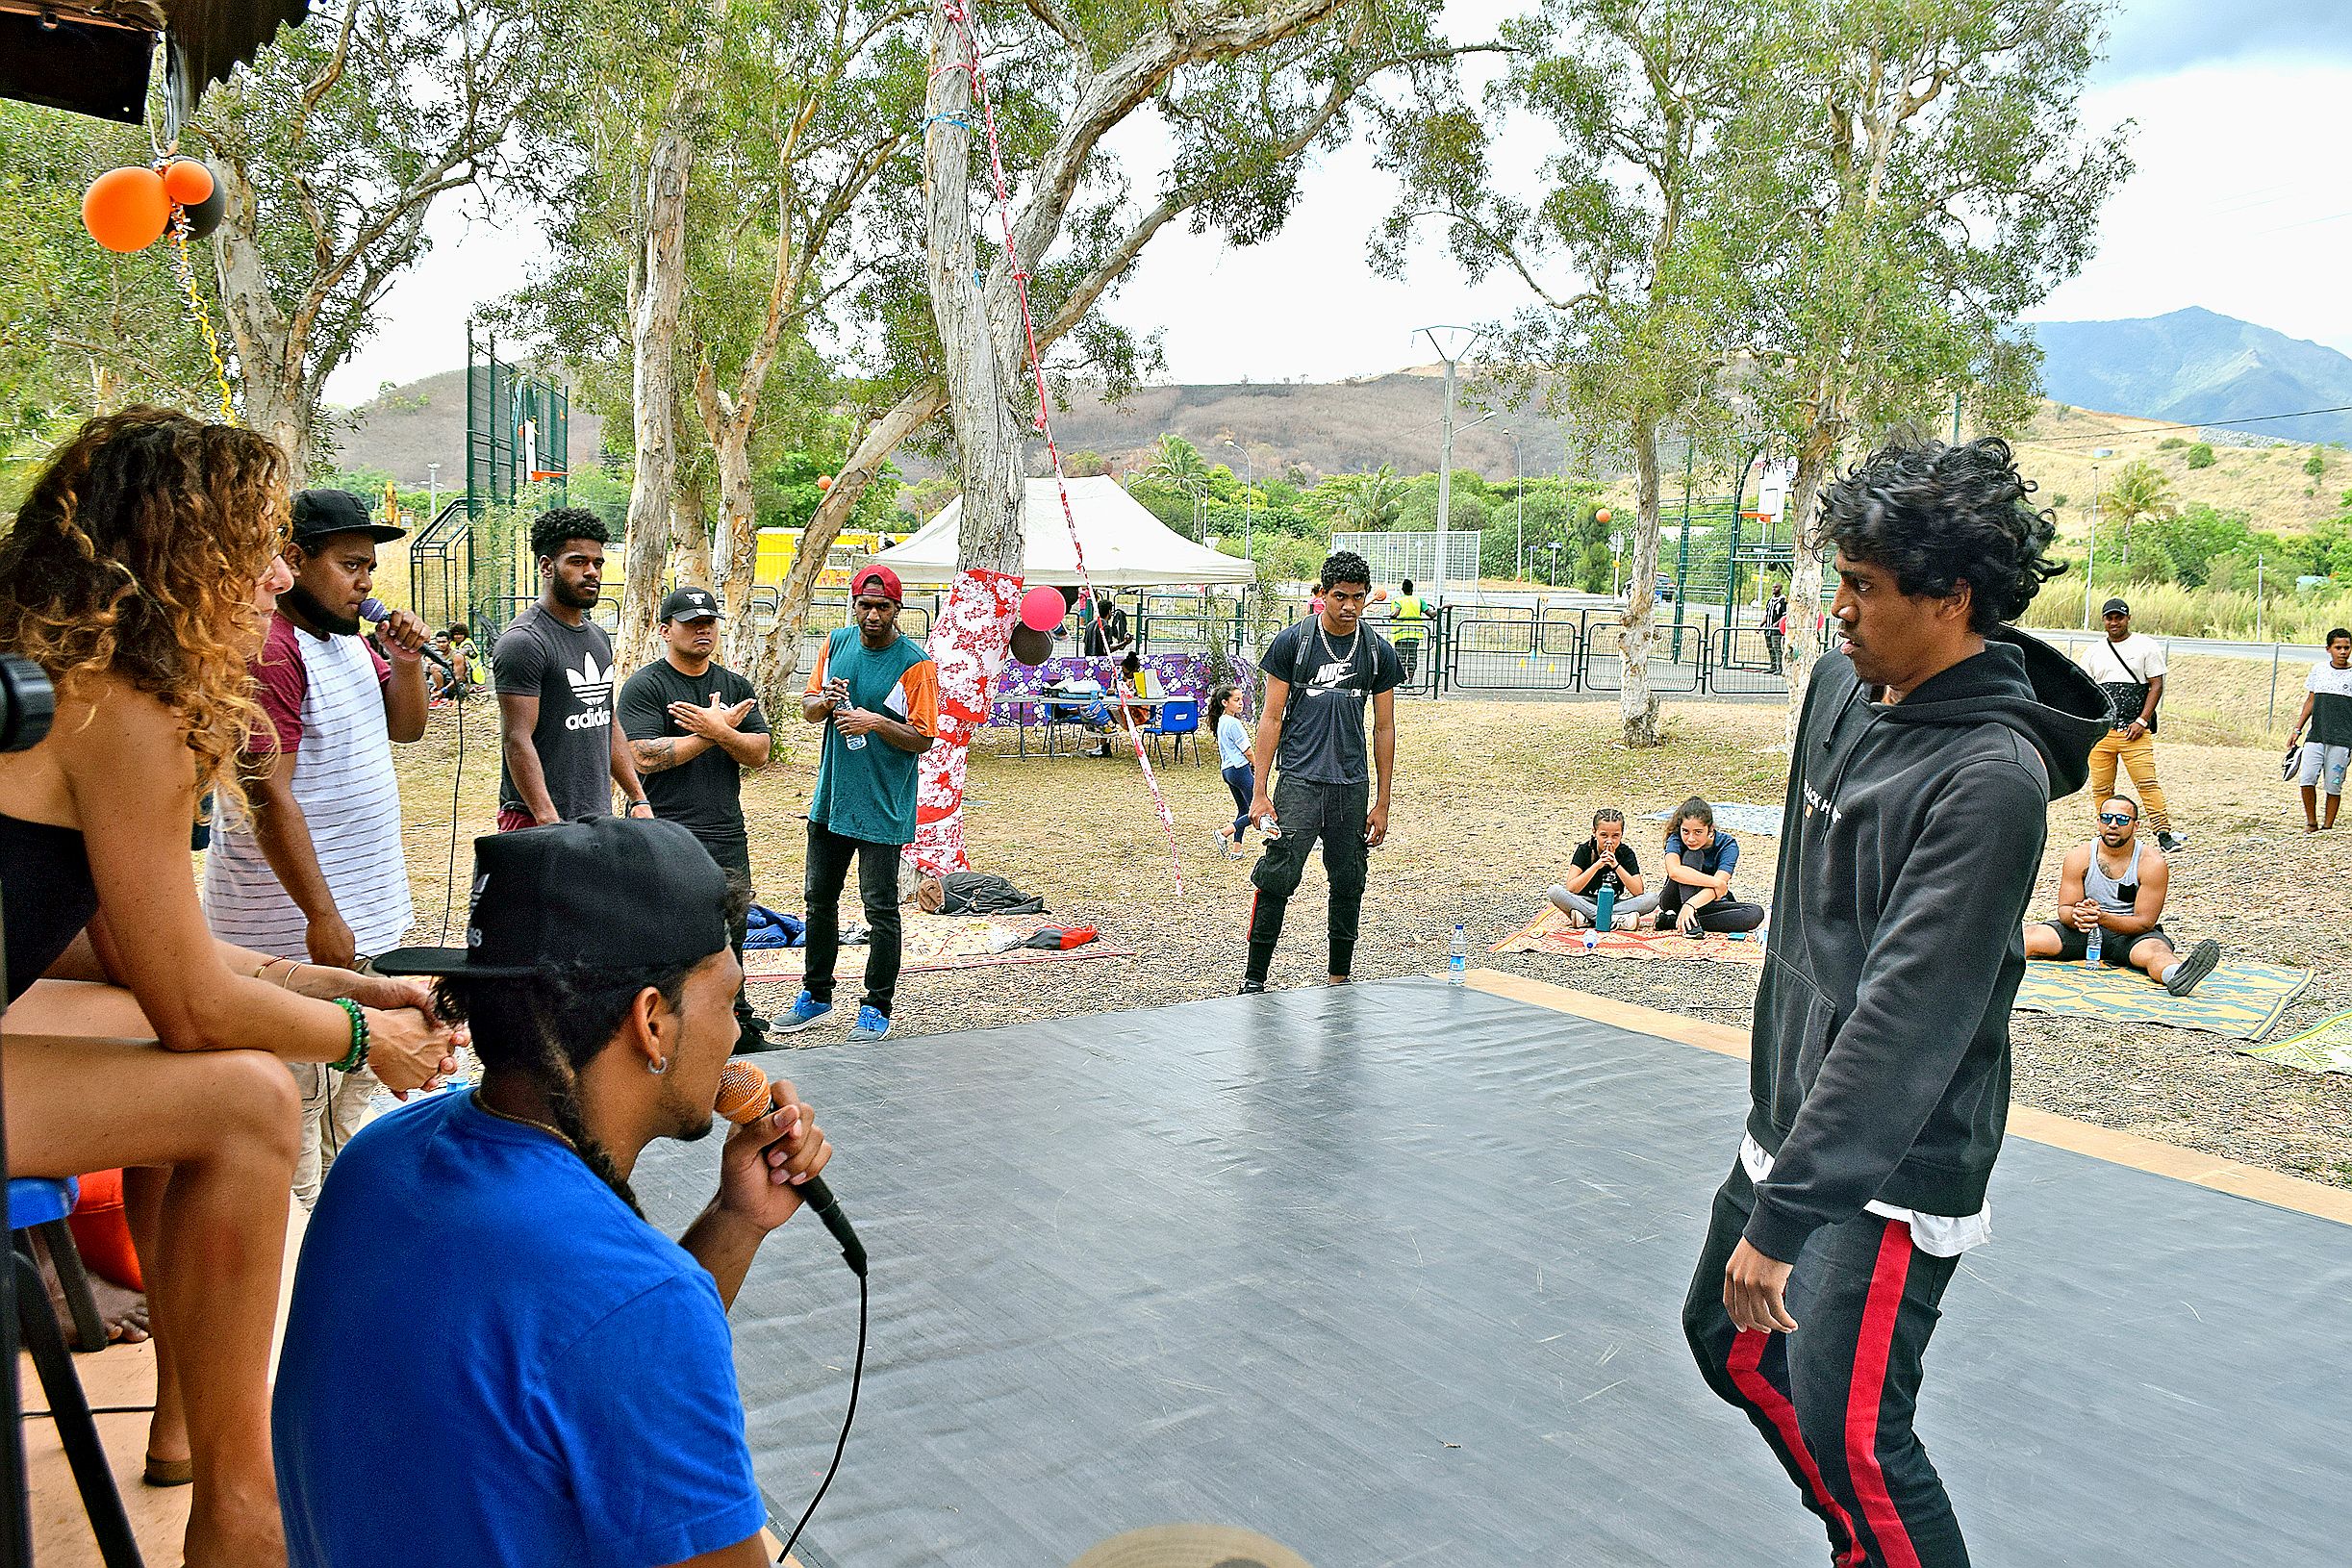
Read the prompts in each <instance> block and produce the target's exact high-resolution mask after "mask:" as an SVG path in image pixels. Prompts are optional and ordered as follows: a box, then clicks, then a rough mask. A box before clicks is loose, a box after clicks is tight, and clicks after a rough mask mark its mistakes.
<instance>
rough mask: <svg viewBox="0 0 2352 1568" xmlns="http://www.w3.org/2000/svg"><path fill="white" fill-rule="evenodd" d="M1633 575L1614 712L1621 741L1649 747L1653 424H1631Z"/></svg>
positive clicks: (1653, 702)
mask: <svg viewBox="0 0 2352 1568" xmlns="http://www.w3.org/2000/svg"><path fill="white" fill-rule="evenodd" d="M1633 472H1634V497H1635V501H1634V509H1633V567H1632V573H1633V580H1632V583H1631V587H1630V590H1629V592H1628V593H1627V594H1626V600H1625V611H1624V629H1623V630H1622V631H1621V632H1620V633H1619V634H1618V637H1619V643H1620V645H1621V646H1622V648H1623V650H1624V675H1623V679H1622V680H1621V682H1620V684H1619V688H1618V694H1617V708H1618V717H1619V718H1620V720H1622V721H1623V723H1624V732H1625V744H1626V745H1628V746H1656V745H1657V744H1658V740H1657V693H1656V692H1653V691H1652V690H1651V689H1650V651H1651V647H1652V645H1653V644H1654V643H1655V642H1656V638H1657V606H1656V605H1655V604H1654V603H1653V602H1652V601H1653V599H1654V598H1655V597H1656V595H1657V551H1658V527H1659V524H1658V489H1659V487H1658V477H1657V425H1655V424H1652V423H1648V422H1643V423H1639V424H1636V425H1635V426H1634V427H1633Z"/></svg>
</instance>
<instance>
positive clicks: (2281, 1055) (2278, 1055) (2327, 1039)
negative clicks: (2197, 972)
mask: <svg viewBox="0 0 2352 1568" xmlns="http://www.w3.org/2000/svg"><path fill="white" fill-rule="evenodd" d="M2209 983H2210V982H2209ZM2198 994H2199V995H2200V996H2202V995H2203V994H2204V987H2202V986H2200V987H2198ZM2238 1053H2239V1054H2240V1055H2244V1056H2260V1057H2261V1058H2262V1059H2263V1061H2265V1062H2276V1063H2278V1065H2279V1066H2281V1067H2291V1068H2294V1069H2295V1070H2296V1071H2298V1072H2303V1073H2352V1013H2338V1014H2337V1015H2336V1016H2335V1017H2334V1018H2330V1019H2323V1020H2321V1021H2320V1022H2319V1023H2317V1024H2314V1025H2313V1026H2312V1027H2310V1028H2308V1029H2305V1030H2304V1031H2303V1032H2302V1033H2301V1034H2290V1035H2289V1036H2288V1037H2287V1038H2286V1039H2284V1040H2273V1041H2271V1042H2270V1043H2269V1044H2268V1045H2266V1046H2239V1047H2238Z"/></svg>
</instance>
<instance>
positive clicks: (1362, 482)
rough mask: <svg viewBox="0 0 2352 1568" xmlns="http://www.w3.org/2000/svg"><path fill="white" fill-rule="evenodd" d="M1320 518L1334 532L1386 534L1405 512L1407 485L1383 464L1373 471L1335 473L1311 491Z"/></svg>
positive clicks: (1391, 469) (1314, 507)
mask: <svg viewBox="0 0 2352 1568" xmlns="http://www.w3.org/2000/svg"><path fill="white" fill-rule="evenodd" d="M1307 499H1308V500H1309V502H1310V503H1311V504H1312V507H1313V509H1314V511H1315V513H1316V515H1318V516H1319V517H1321V518H1323V519H1324V520H1325V521H1326V522H1327V523H1328V524H1329V525H1330V527H1331V528H1332V529H1333V530H1334V531H1338V532H1345V533H1386V532H1388V531H1389V530H1390V529H1392V528H1395V527H1397V526H1398V524H1399V521H1400V519H1401V518H1403V517H1404V500H1405V495H1404V485H1403V484H1401V483H1400V482H1399V481H1398V479H1397V472H1396V470H1395V469H1394V468H1390V467H1389V466H1388V465H1387V464H1385V463H1383V464H1381V465H1380V466H1379V468H1377V469H1375V470H1374V471H1373V472H1371V473H1341V474H1333V475H1332V476H1331V477H1329V478H1328V479H1326V480H1325V481H1324V482H1323V483H1322V484H1320V485H1317V486H1316V487H1315V488H1314V490H1312V491H1311V492H1309V493H1308V496H1307Z"/></svg>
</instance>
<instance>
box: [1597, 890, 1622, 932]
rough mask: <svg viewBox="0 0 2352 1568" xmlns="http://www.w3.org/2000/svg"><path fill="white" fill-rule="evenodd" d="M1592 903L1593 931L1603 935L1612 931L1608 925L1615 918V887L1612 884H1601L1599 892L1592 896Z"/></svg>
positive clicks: (1611, 926)
mask: <svg viewBox="0 0 2352 1568" xmlns="http://www.w3.org/2000/svg"><path fill="white" fill-rule="evenodd" d="M1592 901H1593V918H1592V925H1593V929H1594V930H1596V931H1600V932H1603V933H1606V932H1608V931H1610V930H1612V929H1614V926H1613V925H1612V924H1611V922H1613V921H1614V920H1615V919H1616V918H1617V885H1616V884H1615V883H1614V882H1604V883H1602V884H1601V891H1600V892H1599V893H1597V894H1595V895H1593V900H1592Z"/></svg>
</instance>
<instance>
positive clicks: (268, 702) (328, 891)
mask: <svg viewBox="0 0 2352 1568" xmlns="http://www.w3.org/2000/svg"><path fill="white" fill-rule="evenodd" d="M403 531H404V530H402V529H399V528H395V527H392V526H390V525H388V524H383V523H377V522H373V521H370V520H369V518H368V516H367V506H366V505H365V503H363V502H362V501H361V500H360V498H359V497H358V496H356V495H353V494H351V493H348V492H347V491H340V490H306V491H303V492H302V493H299V494H297V495H296V496H295V497H294V525H293V542H292V544H290V545H288V546H287V550H286V560H287V564H288V565H289V566H291V567H292V568H293V572H294V583H293V587H291V589H289V590H287V592H286V593H284V594H280V595H279V596H278V609H277V614H275V615H274V616H272V617H271V618H270V622H269V633H268V636H267V638H266V641H265V642H264V644H263V646H262V655H261V657H260V659H258V660H257V661H255V663H254V666H253V674H254V681H255V683H256V686H257V687H258V692H257V695H258V696H259V698H260V701H261V705H262V711H263V713H264V714H265V715H266V716H267V719H268V722H267V724H266V726H265V727H264V730H263V733H261V734H260V735H257V736H256V737H255V742H254V744H255V746H256V753H257V754H256V756H255V757H254V758H253V759H252V760H253V763H254V775H253V776H254V782H253V784H252V785H251V800H250V809H249V810H248V811H246V812H244V813H234V812H224V813H223V814H222V818H221V821H220V822H219V823H218V824H217V825H216V827H215V832H214V834H213V844H212V849H211V851H210V852H209V853H208V854H207V855H206V856H205V861H204V909H205V917H206V919H207V921H209V922H210V923H211V925H212V927H213V932H214V934H215V936H219V937H222V938H224V939H226V940H227V941H230V942H234V943H237V944H238V945H239V946H240V947H245V948H252V949H254V950H255V951H256V952H266V953H273V954H276V955H277V956H279V957H281V958H290V959H298V960H303V961H306V962H309V963H314V964H336V965H341V966H344V967H346V968H347V967H351V966H353V965H355V964H357V963H360V962H363V961H364V960H365V959H366V958H367V956H369V955H371V954H374V953H379V952H384V951H387V950H389V949H391V948H394V947H397V946H398V945H399V942H400V937H401V935H402V933H403V932H405V931H406V930H407V929H408V925H409V920H410V918H411V913H412V911H411V907H410V903H409V886H408V861H407V857H406V855H405V854H404V852H403V850H402V847H401V842H400V788H399V783H398V780H397V779H396V778H395V776H394V774H393V771H392V742H394V741H414V740H416V739H417V738H418V737H419V736H421V735H422V734H424V728H425V686H424V665H423V662H422V660H421V659H419V657H418V656H417V649H419V648H421V647H422V646H423V645H424V644H425V642H426V640H427V637H428V635H429V634H428V633H427V631H426V629H425V625H424V622H423V621H421V620H418V619H417V617H415V616H413V615H411V614H409V613H408V612H407V611H405V610H395V611H393V612H392V616H391V619H389V620H386V621H384V622H383V640H384V645H385V647H386V648H388V649H389V650H390V653H391V657H390V659H389V661H388V660H387V659H385V658H384V657H382V656H379V655H378V654H377V653H376V651H375V650H374V649H373V648H372V647H370V646H368V645H367V642H366V641H365V640H364V639H363V638H362V636H361V635H360V634H361V632H362V630H363V627H362V624H361V621H360V605H361V603H362V601H364V600H365V599H367V596H368V594H370V593H371V592H372V590H373V588H374V578H375V566H376V546H377V545H378V544H382V543H383V542H384V541H386V540H390V539H398V538H399V537H401V534H402V533H403ZM282 974H283V977H285V978H288V979H291V977H292V974H293V970H292V969H291V968H289V969H285V970H283V971H282ZM289 1065H290V1066H291V1068H292V1070H293V1074H294V1079H295V1082H296V1083H297V1084H298V1085H299V1086H300V1088H301V1091H302V1113H303V1139H302V1153H301V1157H300V1159H299V1160H298V1161H297V1162H296V1164H295V1167H294V1191H295V1194H296V1196H297V1197H299V1198H300V1199H301V1201H302V1203H303V1206H304V1207H306V1208H307V1207H309V1206H310V1204H311V1202H312V1201H314V1200H315V1199H316V1197H317V1196H318V1186H319V1183H320V1182H321V1181H323V1180H324V1179H325V1177H326V1170H327V1167H328V1166H329V1165H331V1164H332V1163H334V1159H335V1154H336V1151H339V1150H340V1149H341V1148H342V1146H343V1144H344V1142H345V1141H346V1140H348V1139H349V1138H350V1136H351V1134H352V1133H354V1132H357V1131H358V1130H359V1127H360V1124H361V1122H362V1121H364V1120H365V1119H366V1116H367V1103H368V1101H369V1100H370V1099H372V1098H373V1096H374V1094H375V1091H376V1088H377V1087H378V1086H377V1083H376V1080H375V1075H373V1074H372V1073H369V1072H367V1070H366V1069H365V1068H362V1069H361V1070H360V1071H358V1072H356V1073H351V1074H343V1073H338V1072H336V1071H335V1070H333V1069H332V1068H329V1067H328V1066H326V1065H325V1064H324V1063H322V1062H294V1063H291V1064H289Z"/></svg>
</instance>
